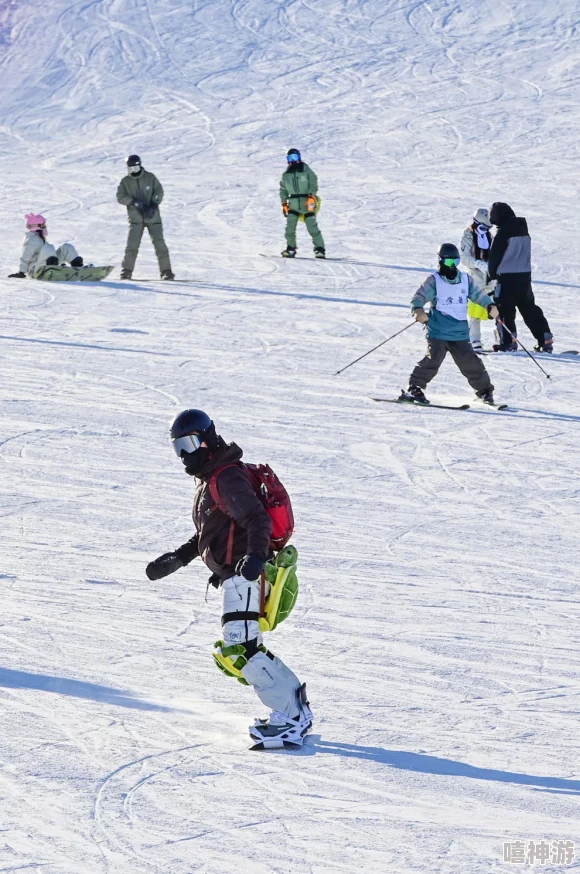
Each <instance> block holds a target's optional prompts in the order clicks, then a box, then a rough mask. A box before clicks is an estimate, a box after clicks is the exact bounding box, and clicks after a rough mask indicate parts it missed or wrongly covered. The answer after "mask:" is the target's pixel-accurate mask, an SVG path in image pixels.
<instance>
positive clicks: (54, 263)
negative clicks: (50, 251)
mask: <svg viewBox="0 0 580 874" xmlns="http://www.w3.org/2000/svg"><path fill="white" fill-rule="evenodd" d="M46 266H47V267H58V258H57V257H56V255H51V256H50V257H49V258H47V259H46Z"/></svg>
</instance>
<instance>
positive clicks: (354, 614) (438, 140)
mask: <svg viewBox="0 0 580 874" xmlns="http://www.w3.org/2000/svg"><path fill="white" fill-rule="evenodd" d="M579 21H580V2H578V0H552V2H550V3H544V2H539V0H527V2H525V0H520V2H511V0H510V2H507V0H495V2H493V3H482V2H480V0H463V2H462V3H461V4H459V3H457V2H455V0H449V2H447V0H431V2H428V3H427V2H419V0H413V2H405V0H344V2H342V0H318V2H317V0H308V2H306V0H295V2H273V0H235V2H230V0H205V2H204V0H196V2H194V3H185V2H183V0H92V2H91V0H83V2H74V3H71V2H70V0H68V2H67V0H50V2H49V3H38V2H33V0H18V2H16V0H2V2H0V89H1V90H0V171H1V178H2V180H3V196H2V198H1V199H0V226H1V228H2V242H3V245H2V253H1V256H0V257H1V262H0V266H1V269H2V276H5V275H6V274H7V273H9V272H13V271H15V270H17V269H18V256H19V251H20V243H21V238H22V233H23V215H24V213H25V212H29V211H35V212H39V211H41V212H43V213H45V215H46V216H47V218H48V224H49V232H50V239H51V240H52V241H53V242H55V243H59V242H62V241H64V240H72V241H73V242H74V243H75V244H76V245H77V246H78V248H79V250H80V252H81V254H82V255H83V256H84V258H85V260H87V261H90V262H93V263H112V264H115V265H117V266H116V269H115V272H114V273H113V274H112V277H111V278H110V279H109V280H107V281H104V282H101V283H100V284H98V285H94V286H90V287H88V286H83V285H74V284H56V283H40V282H34V281H30V280H6V279H4V278H3V279H2V280H1V281H0V295H1V304H2V305H1V310H0V318H1V324H0V356H1V372H2V383H1V398H0V419H1V444H0V463H1V473H2V480H1V493H0V512H1V515H2V526H1V529H0V539H1V563H0V585H1V587H2V602H1V603H2V613H1V618H0V647H1V658H0V701H1V707H0V870H2V871H20V870H24V869H30V870H33V869H34V870H35V871H38V872H39V874H157V872H163V874H191V872H201V874H290V872H293V874H342V872H348V874H354V872H363V871H373V872H377V874H379V872H381V874H382V872H387V871H388V872H394V871H396V872H398V874H407V872H421V874H424V872H441V874H466V872H469V874H482V872H499V871H505V870H509V869H510V865H509V864H507V863H504V861H503V846H502V845H503V842H504V841H508V842H509V841H516V840H522V841H529V840H532V839H533V840H540V839H545V840H547V841H554V840H560V839H562V840H574V839H576V838H578V837H579V829H578V822H579V816H580V766H579V764H578V762H579V746H580V744H579V741H578V714H579V712H580V657H579V654H578V649H579V642H580V641H579V637H580V635H579V631H578V629H579V619H580V592H579V589H578V572H577V559H578V538H579V536H580V479H579V473H578V464H577V447H578V439H579V434H580V360H579V359H576V360H574V359H573V358H564V357H562V358H559V357H556V356H554V358H553V359H552V360H550V359H548V358H547V356H544V357H543V358H542V359H541V361H540V363H541V364H542V366H543V367H544V368H545V369H546V370H547V371H548V373H549V374H550V375H551V379H550V380H547V379H546V377H545V376H544V375H543V374H542V372H541V371H540V370H539V369H538V367H537V366H536V365H535V364H534V362H533V361H531V360H530V359H529V358H528V357H526V356H525V355H521V356H506V357H499V356H495V357H493V356H490V357H488V358H486V359H485V362H486V364H487V365H488V367H489V370H490V372H491V375H492V379H493V382H494V384H495V387H496V396H497V398H498V400H502V401H506V402H507V403H509V410H508V411H506V412H503V413H498V412H496V411H494V410H490V409H485V408H481V407H478V408H472V409H471V410H469V411H466V412H448V411H443V410H436V409H432V410H425V409H415V408H400V407H397V406H393V405H388V404H384V405H379V404H375V403H373V402H372V401H371V400H370V397H373V396H384V397H394V396H396V395H397V394H398V392H399V390H400V387H401V386H403V385H405V384H406V380H407V378H408V374H409V372H410V370H411V368H412V366H413V364H414V363H415V361H416V360H417V359H418V357H419V356H420V355H421V354H422V351H423V349H424V338H423V335H422V331H421V329H420V328H419V327H418V326H413V327H412V328H410V329H409V331H407V332H406V333H404V334H402V335H401V336H400V337H398V338H397V339H396V340H394V341H393V342H392V343H390V344H388V345H386V346H384V347H383V348H382V349H381V350H380V351H379V352H377V353H375V354H373V355H371V356H369V357H368V358H366V359H365V360H364V361H362V362H361V363H360V364H357V365H356V366H355V367H353V368H351V369H349V370H347V371H346V372H345V373H344V374H343V375H342V376H339V377H336V376H334V375H333V374H334V373H335V371H336V370H338V369H339V368H341V367H343V366H344V365H345V364H347V363H348V362H349V361H350V360H352V359H353V358H355V357H357V356H358V355H361V354H362V353H363V352H365V351H366V350H367V349H369V348H370V347H372V346H373V345H375V344H377V343H379V342H380V341H381V340H382V339H383V338H385V337H387V336H388V335H390V334H392V333H394V332H395V331H397V330H400V329H401V328H403V327H404V326H405V325H406V324H408V322H409V318H410V317H409V313H408V302H409V300H410V297H411V295H412V292H413V291H414V289H415V288H416V287H417V285H418V283H419V282H420V281H421V279H422V277H423V276H424V275H425V271H426V270H427V269H428V268H430V267H432V265H433V264H434V253H435V251H436V248H437V246H438V244H439V243H440V242H442V241H447V240H449V241H456V242H457V241H458V240H459V237H460V234H461V231H462V229H463V228H464V227H465V226H466V225H467V224H468V223H469V221H470V218H471V215H472V213H473V210H474V209H475V208H477V207H479V206H486V205H487V206H489V205H490V204H491V202H492V201H494V200H504V201H507V202H508V203H510V204H512V205H513V207H514V208H515V210H516V212H517V213H518V214H520V215H525V216H526V217H527V218H528V221H529V225H530V230H531V234H532V237H533V255H534V263H535V280H536V283H535V290H536V295H537V297H538V300H539V302H540V303H541V305H542V306H543V307H544V309H545V312H546V314H547V316H548V318H549V320H550V323H551V326H552V329H553V332H554V335H555V338H556V350H560V351H563V350H565V349H577V348H580V324H579V318H578V315H577V311H578V310H577V298H578V292H579V290H580V279H579V267H580V263H579V262H580V257H579V247H578V218H577V216H578V186H577V181H576V180H577V168H578V160H579V157H580V149H579V144H578V143H579V140H578V121H579V118H578V108H577V107H578V102H579V98H580V84H579V83H580V75H579V70H580V67H579V64H580V44H579V41H578V22H579ZM291 146H295V147H298V148H300V149H301V150H302V152H303V155H304V157H305V159H306V160H307V161H308V162H309V163H310V164H311V165H312V166H313V168H314V169H315V171H316V172H317V173H318V175H319V178H320V193H321V195H322V199H323V205H322V210H321V212H320V216H319V220H320V226H321V228H322V231H323V233H324V234H325V237H326V245H327V250H328V254H329V255H338V256H348V257H350V259H351V260H350V261H344V262H331V261H329V262H328V263H318V262H315V261H314V260H311V261H305V260H300V261H296V262H294V263H287V262H285V261H282V260H281V259H279V258H275V257H272V258H263V257H260V253H264V254H271V255H275V254H276V253H277V252H279V251H280V250H281V249H282V247H283V245H284V239H283V219H282V215H281V211H280V204H279V198H278V192H277V187H278V180H279V177H280V174H281V172H282V170H283V169H284V166H285V158H284V156H285V153H286V151H287V149H288V148H289V147H291ZM132 152H137V153H138V154H140V155H141V156H142V158H143V162H144V165H145V166H146V167H147V168H148V169H150V170H152V171H153V172H154V173H156V174H157V175H158V176H159V178H160V180H161V182H162V183H163V185H164V187H165V191H166V200H165V203H164V204H163V207H162V215H163V219H164V222H165V229H166V237H167V242H168V245H169V248H170V252H171V256H172V261H173V267H174V269H175V272H176V275H177V276H178V277H179V278H181V279H189V280H191V281H190V282H189V283H182V284H177V283H175V284H171V283H167V282H165V283H161V282H153V283H143V282H138V281H137V282H133V283H123V282H121V281H119V280H118V279H117V278H115V277H118V267H119V266H120V261H121V257H122V252H123V246H124V238H125V229H126V224H125V223H126V217H125V211H124V209H123V208H121V207H119V206H118V205H117V203H116V201H115V191H116V186H117V184H118V182H119V180H120V178H121V177H122V175H123V173H124V158H125V156H126V155H127V154H129V153H132ZM299 230H300V232H301V236H300V252H301V254H302V255H305V256H308V257H310V254H311V247H310V243H309V240H308V238H307V235H306V232H305V229H304V227H300V228H299ZM135 275H136V277H137V278H140V277H141V278H152V279H155V278H156V277H157V275H158V273H157V269H156V263H155V260H154V257H153V253H152V249H151V246H150V243H149V241H148V240H144V242H143V246H142V250H141V254H140V256H139V261H138V265H137V270H136V272H135ZM520 337H521V339H522V340H523V341H524V343H526V344H529V345H530V346H531V345H532V344H533V340H532V338H531V337H530V335H529V333H528V332H527V330H526V329H525V328H524V327H523V325H521V324H520ZM484 340H485V341H486V344H490V343H491V342H492V332H491V328H490V327H488V326H484ZM471 395H472V393H471V391H470V389H469V387H468V385H467V384H466V382H465V381H464V380H463V378H462V377H461V376H460V374H459V373H458V372H457V371H456V369H455V368H454V366H453V365H452V364H451V363H446V364H445V365H444V367H443V368H442V371H441V373H440V375H439V377H438V378H437V380H436V381H435V382H434V383H433V384H432V389H431V396H432V398H433V400H447V401H449V400H452V401H455V402H462V401H469V400H471ZM190 406H193V407H201V408H203V409H205V410H207V411H208V412H210V414H211V415H212V416H213V418H214V420H215V422H216V424H217V426H218V430H219V431H220V432H221V433H222V434H223V436H224V437H225V438H226V439H227V440H235V441H237V442H238V443H240V444H241V445H242V446H243V447H244V449H245V453H246V455H245V457H246V458H247V460H250V461H268V462H270V464H271V465H272V466H273V467H274V469H275V470H276V471H277V472H278V473H279V475H280V476H281V478H282V479H283V481H284V483H285V484H286V485H287V486H288V488H289V490H290V492H291V494H292V497H293V501H294V507H295V512H296V517H297V528H296V535H295V543H296V545H297V546H298V548H299V550H300V573H299V577H300V580H301V586H302V588H301V594H300V599H299V602H298V605H297V607H296V609H295V611H294V613H293V615H292V617H291V618H290V619H289V620H288V621H287V622H286V623H284V624H283V625H282V626H281V627H280V628H279V629H278V630H277V631H276V632H275V633H274V634H272V635H271V637H270V639H269V646H270V647H271V648H272V649H273V651H275V652H277V653H279V654H280V655H281V656H282V657H283V658H284V659H285V660H286V661H287V662H288V663H289V664H290V665H291V666H292V667H293V668H294V669H295V670H296V672H297V673H298V674H299V676H300V677H301V678H303V679H304V680H306V682H307V684H308V689H309V693H310V698H311V702H312V706H313V708H314V711H315V718H316V721H315V726H314V732H313V734H312V735H311V737H310V738H309V739H308V741H307V743H306V744H305V746H304V747H303V749H302V750H300V751H299V752H296V753H287V752H284V753H281V754H277V753H271V754H256V753H250V752H249V751H248V750H247V746H248V743H249V739H248V737H247V735H246V726H247V725H248V724H249V722H250V721H251V720H252V719H253V717H254V716H257V715H263V711H262V708H261V707H260V705H259V702H258V701H257V699H256V698H255V696H254V695H253V693H252V692H251V690H248V689H245V688H243V687H242V686H240V685H239V684H237V683H236V682H234V681H230V680H228V679H227V678H225V677H223V676H222V675H221V674H219V673H218V671H217V670H216V669H215V667H214V665H213V662H212V659H211V648H212V644H213V642H214V641H215V640H216V639H217V638H218V637H219V634H220V622H219V617H220V613H221V609H220V598H219V594H218V593H216V592H215V591H214V590H213V589H211V590H210V592H209V594H208V596H207V600H206V579H207V572H206V571H205V569H204V567H203V566H202V565H201V563H200V562H195V563H194V564H192V565H190V566H189V567H188V568H187V569H184V570H182V571H180V572H178V573H176V574H175V575H173V576H170V577H167V578H166V579H164V580H161V581H159V582H155V583H152V582H149V581H148V580H147V578H146V577H145V574H144V568H145V565H146V563H147V561H149V560H150V559H152V558H154V557H155V556H157V555H159V554H161V553H162V552H165V551H167V550H168V549H171V548H174V547H177V546H179V545H180V544H181V543H183V542H184V541H185V540H187V539H188V538H189V537H190V536H191V520H190V517H189V512H190V505H191V499H192V490H193V485H194V484H193V482H192V480H191V479H190V478H188V477H187V476H185V475H184V473H183V471H182V469H181V466H180V464H179V462H178V461H177V459H176V458H175V456H174V454H173V452H172V449H171V446H170V445H169V442H168V432H167V423H168V421H169V420H170V418H171V417H172V416H173V415H174V414H175V413H176V412H178V411H180V410H181V409H183V408H185V407H190ZM578 851H579V853H580V845H579V846H578ZM575 864H576V865H577V864H578V862H577V861H576V863H575ZM543 867H544V870H546V871H551V872H554V871H560V870H562V866H561V865H558V864H556V863H555V862H554V863H552V862H549V863H548V864H546V865H544V866H543Z"/></svg>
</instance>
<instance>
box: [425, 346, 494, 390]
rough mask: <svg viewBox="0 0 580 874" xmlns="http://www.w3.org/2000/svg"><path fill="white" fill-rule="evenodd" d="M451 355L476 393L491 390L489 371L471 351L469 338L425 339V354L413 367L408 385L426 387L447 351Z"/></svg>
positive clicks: (435, 373)
mask: <svg viewBox="0 0 580 874" xmlns="http://www.w3.org/2000/svg"><path fill="white" fill-rule="evenodd" d="M448 352H449V354H450V355H451V357H452V358H453V360H454V361H455V363H456V364H457V366H458V368H459V369H460V371H461V373H462V374H463V376H464V377H465V378H466V379H467V381H468V383H469V385H470V386H471V387H472V389H474V391H475V392H477V394H481V393H483V392H486V391H489V390H490V389H491V390H492V391H493V385H492V384H491V380H490V378H489V373H488V372H487V370H486V369H485V367H484V366H483V362H482V361H481V358H479V357H478V356H477V355H476V354H475V352H474V351H473V347H472V345H471V343H470V342H469V340H435V339H428V340H427V354H426V356H425V357H424V358H423V359H421V361H420V362H419V363H418V364H417V366H416V367H415V369H414V371H413V373H412V374H411V377H410V379H409V385H418V386H419V387H420V388H426V386H427V383H429V382H431V380H432V379H433V377H434V376H437V373H438V371H439V368H440V367H441V365H442V364H443V361H444V359H445V356H446V355H447V353H448Z"/></svg>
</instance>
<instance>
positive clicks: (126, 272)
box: [121, 267, 133, 279]
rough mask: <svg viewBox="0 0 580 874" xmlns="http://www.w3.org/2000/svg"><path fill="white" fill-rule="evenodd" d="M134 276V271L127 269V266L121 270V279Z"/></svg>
mask: <svg viewBox="0 0 580 874" xmlns="http://www.w3.org/2000/svg"><path fill="white" fill-rule="evenodd" d="M132 276H133V271H132V270H127V268H126V267H123V269H122V270H121V279H131V277H132Z"/></svg>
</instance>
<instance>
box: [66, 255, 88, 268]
mask: <svg viewBox="0 0 580 874" xmlns="http://www.w3.org/2000/svg"><path fill="white" fill-rule="evenodd" d="M70 266H71V267H82V266H83V259H82V258H81V256H80V255H77V257H76V258H73V259H72V261H71V262H70ZM87 266H88V265H87Z"/></svg>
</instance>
